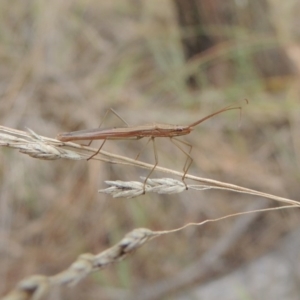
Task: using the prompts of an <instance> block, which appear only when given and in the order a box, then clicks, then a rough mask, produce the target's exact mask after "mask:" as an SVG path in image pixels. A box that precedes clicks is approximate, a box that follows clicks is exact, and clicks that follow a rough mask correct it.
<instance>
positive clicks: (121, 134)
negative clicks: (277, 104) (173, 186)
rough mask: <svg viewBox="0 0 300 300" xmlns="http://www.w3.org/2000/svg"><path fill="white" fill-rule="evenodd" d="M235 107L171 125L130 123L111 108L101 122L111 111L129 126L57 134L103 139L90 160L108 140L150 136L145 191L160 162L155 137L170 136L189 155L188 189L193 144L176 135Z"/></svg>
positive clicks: (65, 139)
mask: <svg viewBox="0 0 300 300" xmlns="http://www.w3.org/2000/svg"><path fill="white" fill-rule="evenodd" d="M246 102H247V103H248V101H247V100H246ZM234 109H238V110H240V112H241V109H242V107H241V106H233V105H230V106H227V107H225V108H223V109H221V110H218V111H216V112H214V113H212V114H210V115H208V116H206V117H204V118H202V119H200V120H198V121H196V122H194V123H191V124H189V125H171V124H160V123H153V124H145V125H137V126H130V125H128V124H127V123H126V122H125V121H124V120H123V119H122V118H121V117H120V116H119V115H118V114H117V113H116V112H115V111H114V110H113V109H110V110H108V111H107V112H106V114H105V116H104V118H103V120H102V122H101V124H102V123H103V121H104V119H105V117H106V115H107V114H108V112H109V111H111V112H113V113H114V114H115V115H116V116H118V117H119V118H120V119H121V120H122V121H123V122H124V123H126V125H127V127H116V128H109V129H100V128H95V129H87V130H80V131H72V132H63V133H59V134H58V135H57V139H58V140H60V141H62V142H68V141H77V140H90V144H91V142H92V141H93V140H103V142H102V144H101V146H100V148H99V149H98V150H97V152H96V153H94V154H93V155H92V156H91V157H89V158H88V160H90V159H91V158H93V157H94V156H95V155H97V154H98V153H99V152H100V150H101V149H102V147H103V146H104V144H105V142H106V141H107V140H127V139H136V140H139V139H142V138H145V137H148V138H149V139H148V141H147V143H146V145H145V146H144V148H145V147H146V146H147V145H148V144H149V142H150V141H151V142H152V146H153V151H154V158H155V164H154V166H153V168H152V169H151V171H150V172H149V174H148V175H147V177H146V179H145V181H144V193H145V186H146V182H147V180H148V178H149V177H150V176H151V174H152V172H153V171H154V170H155V168H156V166H157V164H158V156H157V150H156V145H155V139H156V138H158V137H168V138H170V140H171V142H172V143H173V144H174V145H175V146H176V147H177V148H179V149H180V150H181V151H182V152H183V153H184V154H185V155H186V157H187V159H186V161H185V164H184V167H183V176H182V181H183V183H184V184H185V186H186V189H187V184H186V183H185V181H184V179H185V176H186V174H187V172H188V170H189V168H190V166H191V164H192V162H193V158H192V157H191V155H190V153H191V151H192V148H193V146H192V145H191V144H189V143H187V142H184V141H181V140H179V139H177V138H176V137H177V136H181V135H187V134H189V133H190V132H191V131H192V130H193V129H194V128H195V127H196V126H197V125H199V124H200V123H202V122H204V121H205V120H207V119H210V118H211V117H213V116H215V115H218V114H220V113H223V112H225V111H228V110H234ZM101 124H100V127H101ZM90 144H89V145H90ZM180 144H183V145H186V146H187V147H188V151H186V150H184V149H183V148H182V147H181V146H180ZM144 148H143V149H142V151H143V150H144ZM142 151H140V153H139V154H138V155H137V157H136V158H135V159H138V158H139V156H140V154H141V153H142Z"/></svg>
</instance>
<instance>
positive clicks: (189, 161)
mask: <svg viewBox="0 0 300 300" xmlns="http://www.w3.org/2000/svg"><path fill="white" fill-rule="evenodd" d="M170 141H171V142H172V143H173V144H174V145H175V146H176V147H177V148H178V149H179V150H180V151H181V152H182V153H184V154H185V155H186V160H185V163H184V166H183V176H182V179H181V180H182V182H183V183H184V185H185V188H186V189H188V186H187V184H186V182H185V180H184V179H185V176H186V174H187V172H188V170H189V168H190V166H191V165H192V163H193V161H194V160H193V158H192V157H191V155H190V153H191V151H192V149H193V146H192V145H191V144H189V143H187V142H184V141H181V140H179V139H177V138H174V137H173V138H170ZM175 141H176V142H175ZM177 143H181V144H184V145H185V146H188V147H189V150H188V152H187V151H185V150H184V149H182V147H181V146H180V145H178V144H177Z"/></svg>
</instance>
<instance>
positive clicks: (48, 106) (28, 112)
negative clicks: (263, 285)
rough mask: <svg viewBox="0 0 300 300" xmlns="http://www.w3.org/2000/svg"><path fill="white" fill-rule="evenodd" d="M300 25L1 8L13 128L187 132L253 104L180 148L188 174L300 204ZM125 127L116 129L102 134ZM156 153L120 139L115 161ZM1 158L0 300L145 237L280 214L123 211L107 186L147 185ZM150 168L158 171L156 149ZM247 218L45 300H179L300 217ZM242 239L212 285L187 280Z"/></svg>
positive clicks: (4, 113) (216, 207) (104, 168)
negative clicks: (86, 256)
mask: <svg viewBox="0 0 300 300" xmlns="http://www.w3.org/2000/svg"><path fill="white" fill-rule="evenodd" d="M299 11H300V2H299V1H296V0H295V1H294V0H287V1H279V0H263V1H261V0H259V1H258V0H251V1H250V0H248V1H247V0H235V1H233V0H230V1H222V0H213V1H208V0H187V1H184V0H173V1H172V0H151V1H146V0H114V1H96V0H84V1H83V0H74V1H59V0H53V1H41V0H31V1H29V0H25V1H24V0H22V1H21V0H17V1H14V2H11V1H1V2H0V15H1V17H0V96H1V97H0V118H1V125H4V126H9V127H12V128H16V129H21V130H24V129H26V127H28V128H31V129H33V130H34V131H35V132H37V133H38V134H41V135H45V136H48V137H55V136H56V134H57V133H58V132H62V131H73V130H80V129H86V128H94V127H97V126H98V125H99V124H100V121H101V117H102V116H103V115H104V113H105V112H106V110H107V109H108V108H114V109H115V110H116V111H117V112H118V113H119V114H120V115H121V116H122V117H123V118H124V119H125V120H127V122H128V123H130V124H141V123H151V122H160V123H171V124H184V125H185V124H189V123H192V122H194V121H196V120H197V119H200V118H202V117H204V116H206V115H208V114H210V113H212V112H214V111H217V110H219V109H221V108H223V107H225V106H228V105H230V104H236V105H242V106H243V113H242V120H241V125H240V126H239V114H238V112H236V111H231V112H226V113H224V114H221V115H219V116H216V117H214V118H213V119H210V120H208V121H206V122H204V123H203V124H201V125H199V126H198V127H197V128H196V129H195V130H194V131H193V132H192V133H191V134H190V135H189V136H185V137H182V138H181V139H182V140H184V141H187V142H188V143H191V144H192V145H193V150H192V156H193V158H194V164H193V165H192V167H191V169H190V171H189V173H191V174H195V175H197V176H201V177H207V178H212V179H216V180H220V181H225V182H228V183H233V184H237V185H241V186H244V187H248V188H251V189H256V190H259V191H263V192H266V193H271V194H275V195H278V196H283V197H287V198H291V199H294V200H299V179H300V171H299V170H300V168H299V165H300V151H299V149H300V106H299V100H300V85H299V83H300V78H299V74H300V23H299ZM244 99H248V100H249V104H248V105H246V104H245V102H244ZM121 125H122V126H123V124H122V123H121V122H120V120H118V119H117V118H116V117H115V116H113V115H110V116H109V117H108V118H107V120H106V122H105V125H104V127H113V126H121ZM145 142H146V140H145V141H144V140H139V141H111V142H107V143H106V144H105V150H107V151H111V152H113V153H116V154H121V155H125V156H128V157H131V158H134V157H135V156H136V155H137V154H138V153H139V151H140V150H141V149H142V148H143V145H144V144H145ZM98 144H99V143H98ZM93 146H94V147H96V146H97V142H94V144H93ZM157 148H158V155H159V164H160V165H161V166H165V167H169V168H172V169H175V170H178V171H180V170H182V167H183V165H184V162H185V157H184V156H183V155H182V153H181V152H180V151H179V150H178V149H176V148H175V147H174V145H173V144H172V143H170V141H169V140H168V139H157ZM0 157H1V159H0V176H1V180H0V195H1V196H0V266H1V267H0V277H1V281H0V294H1V295H4V294H5V293H6V292H8V291H9V290H10V289H12V288H13V287H14V286H15V285H16V284H17V282H19V281H20V280H21V279H23V278H25V277H26V276H30V275H33V274H45V275H54V274H56V273H58V272H60V271H62V270H63V269H65V268H67V267H68V266H69V265H70V264H71V263H72V262H73V261H74V260H75V259H76V258H77V256H78V255H79V254H81V253H85V252H91V253H99V252H100V251H103V250H105V249H107V248H108V247H111V246H112V245H113V244H115V243H116V242H118V241H119V240H120V239H121V238H122V237H123V236H124V235H125V234H126V233H127V232H129V231H131V230H132V229H134V228H137V227H147V228H149V229H152V230H166V229H173V228H177V227H180V226H182V225H184V224H186V223H188V222H201V221H203V220H205V219H207V218H217V217H220V216H223V215H226V214H230V213H234V212H239V211H246V210H248V209H250V208H253V206H256V207H269V206H276V205H278V203H275V202H274V201H267V200H265V199H257V198H254V197H251V196H246V195H242V194H234V193H230V192H224V191H205V192H195V191H190V190H189V191H187V192H184V193H181V194H178V195H170V196H161V195H156V194H149V195H144V196H141V197H138V198H136V199H131V200H130V199H129V200H128V199H112V198H111V197H110V196H104V195H102V194H98V193H97V190H98V189H100V188H105V187H106V186H105V183H104V180H112V179H120V180H139V177H140V176H145V175H146V174H147V171H145V170H142V169H138V168H136V167H128V166H126V167H124V166H121V165H111V164H105V163H100V162H95V161H89V162H86V161H79V162H76V161H67V160H57V161H43V160H37V159H33V158H30V157H28V156H25V155H22V154H20V153H19V152H18V151H16V150H12V149H6V148H1V151H0ZM141 159H142V160H143V161H146V162H149V163H153V162H154V157H153V151H152V149H151V147H149V149H148V150H147V151H145V153H144V154H143V155H142V157H141ZM161 176H164V174H162V173H161V174H160V173H159V172H154V173H153V175H152V177H161ZM189 183H192V182H189ZM241 220H242V219H241V218H236V219H229V220H225V221H222V222H217V223H213V224H207V225H205V226H203V227H199V228H198V227H197V228H190V229H186V230H184V231H181V232H179V233H176V234H172V235H166V236H163V237H160V238H159V239H156V240H154V241H152V242H150V243H148V244H146V245H145V246H144V247H142V248H141V249H139V250H138V251H137V252H136V253H135V254H134V255H132V256H130V257H129V258H127V259H126V260H124V261H123V262H121V263H118V264H115V265H112V266H110V267H108V268H106V269H104V270H102V271H100V272H97V273H95V274H93V275H91V276H88V278H86V279H85V280H83V281H82V282H80V283H79V284H78V285H76V286H75V287H72V288H67V287H64V288H61V289H56V290H55V291H54V292H53V291H52V293H50V295H49V297H48V298H47V299H126V297H127V298H128V299H171V298H174V297H175V295H176V293H180V294H181V295H182V293H187V292H188V291H189V290H190V289H191V288H192V287H195V286H200V285H205V284H207V283H209V282H213V281H215V280H216V279H218V278H220V277H222V276H225V275H226V274H229V273H230V272H232V271H234V270H235V269H236V268H238V267H241V266H243V265H246V264H247V263H250V262H251V261H255V260H256V259H258V258H259V257H261V255H263V254H267V253H268V252H270V251H272V249H274V248H275V247H276V245H277V244H278V243H279V242H280V241H281V238H282V237H283V236H284V235H287V234H288V233H289V232H291V231H293V230H296V229H297V228H299V225H300V221H299V212H298V211H297V210H289V211H281V212H271V213H265V214H260V215H257V216H255V217H253V218H252V219H251V220H250V221H249V222H248V223H247V226H244V227H242V225H240V223H238V222H241ZM233 228H240V232H239V233H236V231H233ZM232 235H235V239H233V240H232V242H231V243H230V244H229V245H227V247H225V250H224V251H223V252H222V253H221V256H220V257H218V259H216V260H215V261H211V262H210V264H209V265H207V266H206V269H205V272H202V271H201V269H200V268H199V269H198V271H199V274H197V269H196V271H195V270H193V276H190V275H191V273H189V270H190V268H191V267H192V266H194V265H196V262H199V260H201V258H202V257H204V256H205V255H208V254H209V253H210V251H212V249H218V245H220V241H223V240H226V237H228V238H229V237H230V236H231V237H232ZM279 257H280V256H279ZM292 267H293V264H292ZM291 272H292V270H291ZM256 276H258V274H256V273H255V272H253V273H252V275H251V276H249V278H250V279H251V277H252V278H255V277H256ZM298 277H299V275H298ZM174 278H176V280H177V281H174V280H175V279H174ZM173 279H174V280H173ZM180 279H182V280H180ZM250 279H249V280H250ZM295 280H299V278H297V274H295ZM174 282H176V284H172V283H174ZM160 283H165V288H164V289H163V291H162V292H161V293H157V291H158V285H159V284H160ZM278 284H280V283H279V282H274V285H273V286H277V285H278ZM146 295H147V296H146ZM147 297H148V298H147ZM186 297H187V296H186ZM208 298H209V297H208ZM236 299H246V298H242V297H241V298H236ZM247 299H255V298H251V297H250V298H247ZM285 299H288V298H285Z"/></svg>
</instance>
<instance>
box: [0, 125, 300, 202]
mask: <svg viewBox="0 0 300 300" xmlns="http://www.w3.org/2000/svg"><path fill="white" fill-rule="evenodd" d="M28 131H29V132H25V131H20V130H16V129H12V128H9V127H4V126H0V146H5V147H10V148H16V149H19V150H20V152H22V153H24V154H28V155H30V156H31V157H34V158H40V159H47V160H54V159H60V158H66V159H73V160H81V159H87V158H89V157H90V156H91V154H92V153H95V152H96V151H97V149H94V148H91V147H87V146H82V145H79V144H76V143H71V142H61V141H58V140H56V139H51V138H47V137H43V136H40V135H38V134H36V133H35V132H33V131H32V130H30V129H29V130H28ZM93 159H96V160H101V161H105V162H110V163H118V164H127V165H133V166H138V167H142V168H146V169H150V170H151V169H152V168H153V165H151V164H147V163H144V162H141V161H138V160H135V159H131V158H128V157H125V156H120V155H115V154H112V153H109V152H106V151H103V150H101V151H100V152H99V154H97V155H96V156H95V157H93ZM156 170H157V171H161V172H164V173H168V174H173V175H176V176H180V177H182V176H183V173H181V172H178V171H174V170H171V169H167V168H162V167H159V166H157V167H156ZM185 178H186V179H192V180H195V181H198V182H202V183H205V184H206V185H208V186H205V189H209V188H214V189H217V188H218V189H224V190H229V191H234V192H239V193H245V194H250V195H255V196H260V197H265V198H268V199H272V200H275V201H279V202H283V203H287V204H291V205H295V206H299V205H300V203H299V202H298V201H295V200H291V199H287V198H283V197H278V196H275V195H271V194H267V193H262V192H259V191H255V190H251V189H248V188H244V187H241V186H237V185H234V184H230V183H226V182H221V181H217V180H213V179H208V178H201V177H197V176H193V175H190V174H186V176H185ZM106 183H108V184H109V185H111V187H110V188H108V189H106V190H101V192H105V193H112V194H113V196H114V197H128V198H131V197H136V196H138V195H141V194H142V193H143V191H142V192H141V190H140V188H141V184H140V183H139V182H131V181H130V182H126V183H125V182H121V181H115V182H114V183H113V182H106ZM147 183H148V187H147V188H148V191H150V190H151V191H152V192H159V193H169V194H170V193H179V192H182V191H184V190H185V188H183V187H184V185H183V183H182V182H180V181H178V180H174V179H151V180H148V181H147ZM151 185H152V186H151ZM188 187H189V188H193V189H201V190H202V189H203V188H204V186H193V185H188ZM147 188H146V192H147ZM149 189H150V190H149Z"/></svg>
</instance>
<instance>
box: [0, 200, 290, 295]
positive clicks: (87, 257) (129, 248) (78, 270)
mask: <svg viewBox="0 0 300 300" xmlns="http://www.w3.org/2000/svg"><path fill="white" fill-rule="evenodd" d="M294 207H295V206H294V205H289V206H281V207H274V208H265V209H257V210H251V211H247V212H241V213H236V214H231V215H226V216H223V217H220V218H216V219H209V220H205V221H203V222H200V223H188V224H186V225H184V226H182V227H180V228H177V229H172V230H165V231H152V230H149V229H147V228H137V229H134V230H133V231H131V232H129V233H128V234H127V235H126V236H125V237H124V238H123V239H122V240H121V241H120V242H119V243H118V244H116V245H115V246H113V247H111V248H109V249H107V250H105V251H103V252H101V253H99V254H97V255H93V254H91V253H85V254H81V255H80V256H79V257H78V259H77V260H76V261H75V262H74V263H72V264H71V266H70V267H69V268H68V269H67V270H65V271H62V272H61V273H59V274H57V275H54V276H43V275H33V276H30V277H28V278H26V279H23V280H22V281H20V282H19V284H18V285H17V286H16V288H15V289H14V290H13V291H11V292H10V293H9V294H7V295H6V296H4V297H3V298H1V300H39V299H41V298H42V297H43V296H44V295H45V294H46V293H47V292H49V291H50V289H51V288H53V287H55V286H61V285H66V284H67V285H75V284H77V283H78V282H79V281H81V280H82V279H83V278H85V277H86V276H87V275H89V274H90V273H92V272H95V271H98V270H100V269H102V268H104V267H106V266H108V265H110V264H112V263H115V262H118V261H121V260H122V259H124V258H125V257H126V256H127V255H128V254H130V253H132V252H134V251H135V250H136V249H138V248H139V247H141V246H142V245H144V244H145V243H146V242H148V241H149V240H151V239H153V238H156V237H158V236H161V235H163V234H170V233H174V232H178V231H180V230H183V229H185V228H187V227H190V226H200V225H204V224H206V223H209V222H217V221H221V220H224V219H227V218H231V217H237V216H241V215H246V214H251V213H257V212H267V211H274V210H281V209H287V208H294Z"/></svg>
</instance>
